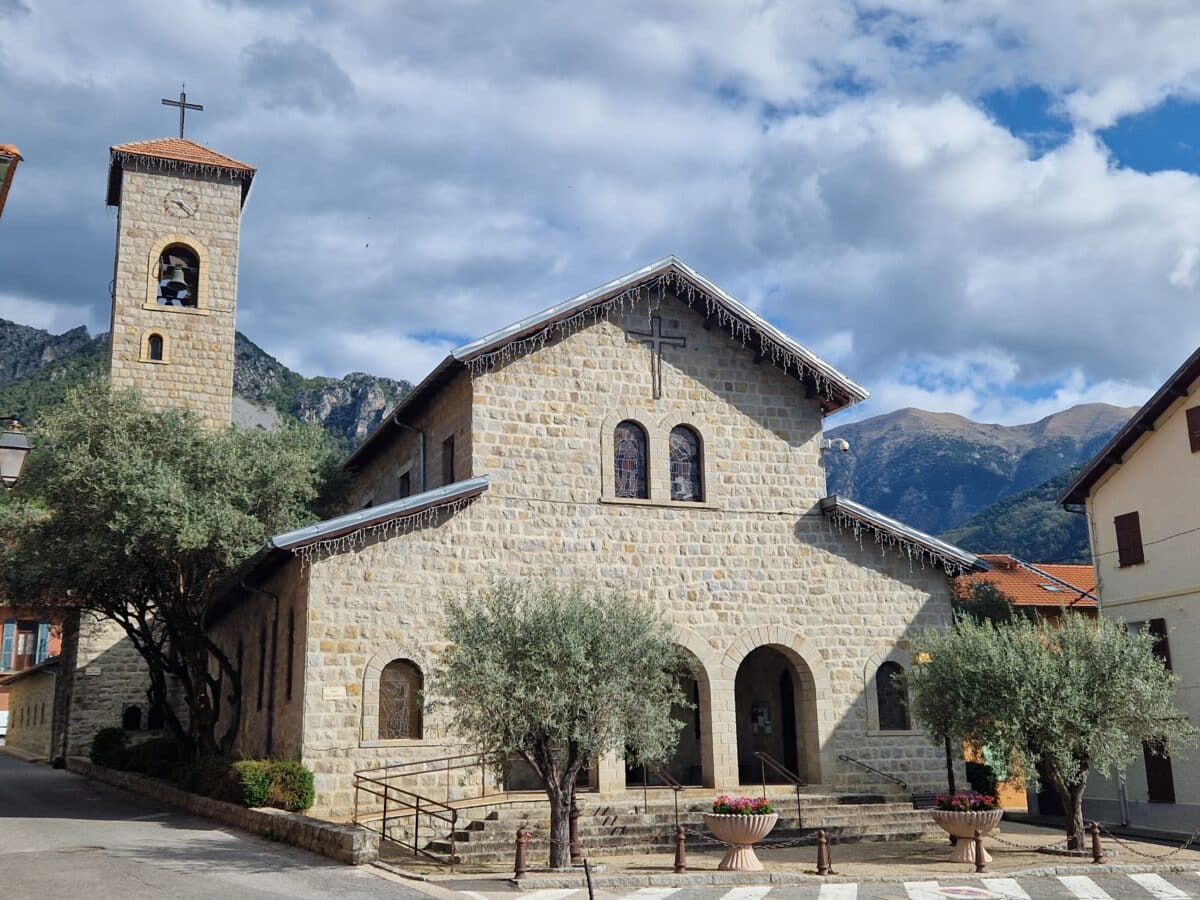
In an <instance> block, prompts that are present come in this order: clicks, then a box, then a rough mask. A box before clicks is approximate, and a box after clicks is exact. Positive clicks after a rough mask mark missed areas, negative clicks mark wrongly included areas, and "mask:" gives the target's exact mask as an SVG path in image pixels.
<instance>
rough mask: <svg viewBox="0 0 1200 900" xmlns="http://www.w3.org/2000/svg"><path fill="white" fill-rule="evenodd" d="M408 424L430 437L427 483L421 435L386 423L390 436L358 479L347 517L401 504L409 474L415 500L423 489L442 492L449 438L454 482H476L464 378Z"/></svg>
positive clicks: (418, 411) (467, 388)
mask: <svg viewBox="0 0 1200 900" xmlns="http://www.w3.org/2000/svg"><path fill="white" fill-rule="evenodd" d="M405 421H406V423H407V424H408V425H410V426H412V428H415V429H417V430H418V431H420V432H423V433H424V435H425V477H424V480H422V478H421V471H420V468H419V463H420V458H421V451H420V444H421V437H420V435H419V434H417V433H416V432H414V431H412V430H410V429H408V428H401V427H399V426H398V425H394V424H391V423H386V422H385V424H384V426H383V427H384V428H386V429H388V432H389V433H388V434H387V435H386V436H385V438H384V439H383V441H382V442H381V445H380V448H379V449H378V450H377V451H375V452H374V454H373V455H372V457H371V458H370V459H368V460H365V461H364V462H363V464H362V466H361V467H360V471H359V472H358V473H356V477H355V479H354V485H353V487H352V488H351V491H350V496H349V498H348V500H347V503H346V509H347V511H354V510H357V509H361V508H362V507H363V506H365V505H366V504H367V503H368V502H370V503H372V504H373V505H375V506H378V505H380V504H381V503H388V502H390V501H392V500H396V499H398V498H399V496H400V495H399V487H400V476H401V475H403V474H404V473H405V472H407V473H409V483H410V490H411V493H413V494H418V493H420V492H421V490H422V485H424V489H425V490H432V489H433V488H436V487H441V486H442V485H443V483H444V481H443V478H442V472H443V467H442V456H443V448H444V447H445V442H446V439H447V438H450V437H452V438H453V439H454V480H455V481H463V480H465V479H467V478H470V477H471V476H472V474H473V465H472V463H473V460H472V449H471V448H472V440H471V437H472V432H471V380H470V379H469V378H468V377H467V376H466V374H465V373H460V374H458V375H457V376H455V377H454V378H452V379H451V380H450V381H449V383H447V384H446V385H444V386H443V387H441V388H439V389H438V390H437V392H436V394H434V396H433V397H432V398H430V402H428V403H422V404H421V405H420V406H419V407H417V408H414V409H412V410H410V411H409V412H408V413H406V415H405Z"/></svg>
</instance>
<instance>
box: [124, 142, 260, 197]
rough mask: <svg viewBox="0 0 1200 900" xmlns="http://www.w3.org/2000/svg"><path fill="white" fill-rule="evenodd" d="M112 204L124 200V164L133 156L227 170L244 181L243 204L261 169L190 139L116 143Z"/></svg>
mask: <svg viewBox="0 0 1200 900" xmlns="http://www.w3.org/2000/svg"><path fill="white" fill-rule="evenodd" d="M108 150H109V164H108V205H109V206H116V205H117V204H118V203H120V200H121V173H122V171H123V168H124V161H125V160H127V159H128V158H129V157H131V156H141V157H145V158H146V159H147V160H166V161H169V162H181V163H191V164H193V165H196V166H211V167H212V168H214V169H224V170H226V172H228V173H230V174H231V175H233V176H234V177H236V178H238V179H240V180H241V182H242V202H243V203H245V202H246V194H247V193H249V191H250V182H251V181H252V180H253V179H254V174H255V172H256V171H257V169H255V168H254V166H251V165H247V164H246V163H244V162H241V161H239V160H236V159H234V158H233V157H231V156H226V155H225V154H224V153H218V152H217V151H216V150H211V149H209V148H208V147H205V146H204V145H203V144H197V143H196V142H195V141H189V140H188V139H187V138H157V139H155V140H152V141H133V142H132V143H129V144H116V145H114V146H112V147H109V148H108Z"/></svg>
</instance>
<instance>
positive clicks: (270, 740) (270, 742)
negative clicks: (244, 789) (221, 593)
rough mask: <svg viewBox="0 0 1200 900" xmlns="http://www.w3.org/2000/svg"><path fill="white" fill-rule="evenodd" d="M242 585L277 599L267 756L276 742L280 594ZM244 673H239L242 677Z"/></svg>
mask: <svg viewBox="0 0 1200 900" xmlns="http://www.w3.org/2000/svg"><path fill="white" fill-rule="evenodd" d="M241 582H242V587H243V588H245V589H246V590H248V591H253V592H254V593H256V594H266V595H267V596H268V597H270V598H271V599H272V600H274V601H275V613H274V615H273V616H272V619H273V621H272V624H271V680H270V681H269V682H268V684H267V753H266V755H267V756H270V755H271V753H272V751H273V749H274V743H275V681H276V675H277V674H278V669H277V664H278V662H279V595H278V594H273V593H271V591H268V590H264V589H263V588H256V587H252V586H251V585H249V584H247V583H246V579H245V578H243V579H241ZM241 674H242V673H240V672H239V673H238V676H239V677H241ZM245 690H246V686H245V684H243V685H242V694H243V696H245Z"/></svg>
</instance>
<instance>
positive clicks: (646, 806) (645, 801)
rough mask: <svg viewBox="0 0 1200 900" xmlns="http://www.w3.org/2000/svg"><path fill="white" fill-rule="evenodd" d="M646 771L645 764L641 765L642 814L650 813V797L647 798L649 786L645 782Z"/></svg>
mask: <svg viewBox="0 0 1200 900" xmlns="http://www.w3.org/2000/svg"><path fill="white" fill-rule="evenodd" d="M646 769H647V766H646V764H645V763H642V812H643V813H649V812H650V797H649V790H648V789H649V784H648V783H647V781H646Z"/></svg>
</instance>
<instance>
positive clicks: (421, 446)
mask: <svg viewBox="0 0 1200 900" xmlns="http://www.w3.org/2000/svg"><path fill="white" fill-rule="evenodd" d="M392 422H393V424H395V425H396V426H398V427H400V428H403V429H404V430H405V431H411V432H412V433H413V434H415V435H416V436H417V468H418V469H419V470H420V473H421V488H420V490H418V491H417V493H418V494H423V493H425V432H423V431H422V430H421V429H420V428H416V427H414V426H412V425H409V424H407V423H405V422H401V421H400V420H399V419H397V418H395V417H394V416H393V417H392Z"/></svg>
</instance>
